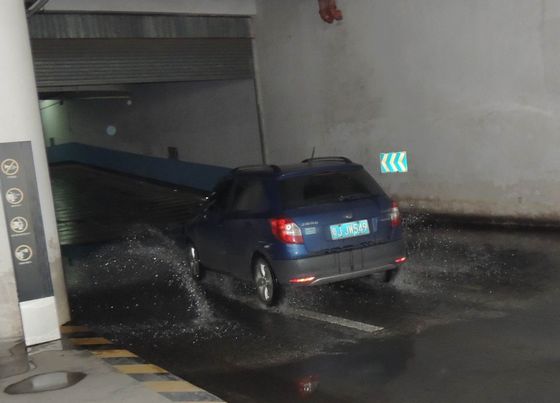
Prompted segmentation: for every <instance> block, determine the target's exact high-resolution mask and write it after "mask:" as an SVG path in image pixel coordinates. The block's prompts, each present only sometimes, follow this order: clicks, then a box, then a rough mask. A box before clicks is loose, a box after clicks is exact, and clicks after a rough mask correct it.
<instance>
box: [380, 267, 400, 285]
mask: <svg viewBox="0 0 560 403" xmlns="http://www.w3.org/2000/svg"><path fill="white" fill-rule="evenodd" d="M399 270H400V269H399V268H396V269H391V270H387V271H386V272H385V275H384V276H383V282H384V283H388V284H389V283H394V282H395V279H396V278H397V275H398V274H399Z"/></svg>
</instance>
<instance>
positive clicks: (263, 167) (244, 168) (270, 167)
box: [231, 165, 282, 174]
mask: <svg viewBox="0 0 560 403" xmlns="http://www.w3.org/2000/svg"><path fill="white" fill-rule="evenodd" d="M266 169H268V170H271V171H272V172H273V173H275V174H278V173H281V172H282V170H281V169H280V167H279V166H278V165H243V166H240V167H237V168H234V169H232V171H231V172H232V173H236V172H243V171H259V170H266Z"/></svg>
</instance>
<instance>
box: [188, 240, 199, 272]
mask: <svg viewBox="0 0 560 403" xmlns="http://www.w3.org/2000/svg"><path fill="white" fill-rule="evenodd" d="M187 269H188V271H189V274H190V275H191V277H192V278H193V279H195V280H200V279H201V278H202V268H201V267H200V260H199V259H198V251H197V250H196V247H195V246H194V244H193V243H191V242H189V243H188V244H187Z"/></svg>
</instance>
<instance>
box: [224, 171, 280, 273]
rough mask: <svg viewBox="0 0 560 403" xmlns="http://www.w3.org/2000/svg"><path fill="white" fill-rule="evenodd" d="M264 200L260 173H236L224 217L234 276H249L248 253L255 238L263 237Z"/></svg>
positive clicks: (264, 220) (230, 262)
mask: <svg viewBox="0 0 560 403" xmlns="http://www.w3.org/2000/svg"><path fill="white" fill-rule="evenodd" d="M268 200H269V199H268V194H267V190H266V186H265V180H264V178H263V177H260V176H240V177H238V178H237V179H236V181H235V186H234V190H233V196H232V203H231V207H230V209H229V211H228V214H227V216H226V220H225V231H226V233H227V236H228V241H227V253H228V259H229V268H230V272H231V273H232V274H233V275H235V276H236V277H239V278H244V279H247V278H249V277H250V274H251V267H250V259H251V256H252V254H253V253H254V251H255V249H256V248H257V245H258V244H259V242H260V241H263V240H264V239H266V235H267V234H264V229H265V228H266V229H269V226H268V223H267V219H266V217H267V213H268V210H269V202H268Z"/></svg>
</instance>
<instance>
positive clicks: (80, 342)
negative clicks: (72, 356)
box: [70, 337, 111, 346]
mask: <svg viewBox="0 0 560 403" xmlns="http://www.w3.org/2000/svg"><path fill="white" fill-rule="evenodd" d="M70 341H71V342H72V343H73V344H74V345H76V346H94V345H97V344H111V342H110V341H109V340H107V339H106V338H105V337H84V338H71V339H70Z"/></svg>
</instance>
